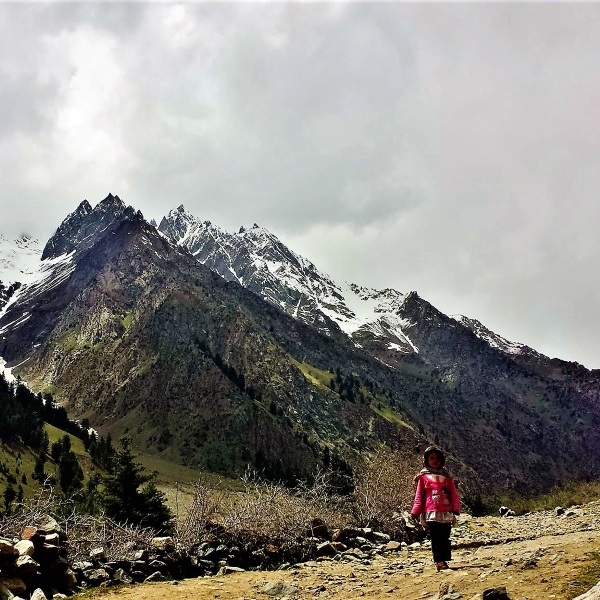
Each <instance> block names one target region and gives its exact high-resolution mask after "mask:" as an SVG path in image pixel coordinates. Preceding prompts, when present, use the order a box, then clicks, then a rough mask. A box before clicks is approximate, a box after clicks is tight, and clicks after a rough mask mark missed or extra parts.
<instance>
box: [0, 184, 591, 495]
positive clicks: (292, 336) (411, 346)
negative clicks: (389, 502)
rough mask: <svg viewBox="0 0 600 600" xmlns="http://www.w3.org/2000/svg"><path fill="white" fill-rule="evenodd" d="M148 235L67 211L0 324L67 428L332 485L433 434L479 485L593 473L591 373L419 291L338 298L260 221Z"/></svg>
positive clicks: (13, 357) (117, 214)
mask: <svg viewBox="0 0 600 600" xmlns="http://www.w3.org/2000/svg"><path fill="white" fill-rule="evenodd" d="M159 229H160V230H161V232H162V236H161V235H159V233H158V232H157V230H156V229H155V228H154V227H153V226H152V225H150V224H149V223H147V222H146V221H145V220H144V218H143V216H142V215H141V214H140V213H139V212H136V211H135V210H134V209H133V208H131V207H126V206H125V205H124V203H123V202H122V201H121V200H120V199H119V198H118V197H116V196H112V195H109V196H108V197H107V198H106V199H105V200H103V201H102V202H100V203H99V204H98V205H97V206H96V207H95V208H93V209H92V208H91V206H90V205H89V204H88V203H87V202H84V203H82V204H81V205H80V207H79V208H78V209H77V210H76V211H75V212H74V213H72V214H71V215H69V217H67V219H66V220H65V221H64V222H63V224H62V225H61V226H60V227H59V229H58V230H57V233H56V235H55V236H54V237H53V238H52V239H51V240H50V241H49V242H48V244H47V245H46V247H45V249H44V251H43V256H44V260H43V261H42V262H41V265H42V270H41V271H40V277H39V278H38V279H37V280H36V281H35V282H33V283H30V284H28V285H23V286H22V287H21V288H20V289H19V290H18V291H17V292H16V293H15V294H13V297H12V299H11V302H10V303H9V304H7V305H6V306H5V308H4V310H3V312H2V313H0V356H3V357H4V358H5V359H6V360H7V361H8V363H9V365H11V366H14V365H20V366H19V367H18V369H17V372H18V373H19V374H21V375H22V376H23V377H24V378H26V379H27V380H28V381H31V384H32V385H33V386H34V387H35V388H36V389H39V390H44V391H46V392H51V393H53V394H54V395H55V397H56V399H58V400H60V401H61V402H64V403H65V404H66V405H67V406H68V407H69V410H70V411H71V414H72V415H73V416H77V417H79V418H81V417H88V418H90V420H91V421H92V423H93V424H94V425H95V426H96V427H98V428H100V430H101V431H105V430H112V431H113V432H114V433H115V434H118V433H123V432H127V433H128V434H129V435H130V436H132V437H133V439H134V441H135V443H136V444H138V445H139V446H140V447H143V448H145V449H146V450H149V451H152V452H157V453H161V454H162V455H164V456H165V457H167V458H170V459H173V460H178V461H182V462H185V463H187V464H195V465H198V466H202V467H204V468H208V469H210V470H214V471H220V472H225V473H232V472H235V471H236V470H237V471H239V470H240V469H242V468H243V467H244V466H245V465H246V464H247V463H251V464H254V465H255V466H257V467H259V468H261V469H265V470H266V472H267V473H268V474H269V475H270V476H273V477H279V478H293V477H295V476H296V475H299V474H303V473H307V472H309V471H310V470H311V469H312V468H313V467H314V466H315V465H316V464H322V465H325V466H333V467H334V468H335V469H336V470H337V471H338V472H342V473H343V472H344V470H345V469H346V464H347V463H348V462H352V459H353V457H355V456H356V455H358V454H359V453H361V452H363V451H364V450H365V449H366V448H368V447H372V446H373V445H374V444H376V443H378V442H379V441H385V442H387V443H390V444H392V445H394V444H401V445H403V446H407V447H411V448H414V449H415V457H418V450H417V448H418V447H419V446H420V447H421V448H422V445H423V444H426V443H428V442H429V441H437V442H439V443H440V444H442V445H444V447H445V448H446V449H447V450H448V451H449V453H450V454H451V456H452V462H453V465H454V467H455V468H456V469H458V471H459V472H460V473H461V476H462V477H463V479H465V480H467V481H471V482H479V481H484V482H486V484H487V485H488V486H489V487H488V489H490V490H491V489H494V488H495V489H505V488H507V487H509V488H516V489H520V490H522V491H527V492H529V493H531V492H534V491H541V490H545V489H548V488H549V487H551V486H552V485H553V484H555V483H558V482H561V481H564V480H568V479H582V478H589V477H598V476H600V427H598V423H599V421H600V406H599V403H598V397H599V396H598V393H599V390H600V381H599V379H598V372H596V371H587V370H586V369H584V368H583V367H581V366H580V365H574V364H571V363H565V362H563V361H557V360H556V359H553V360H550V359H548V358H547V357H544V356H542V355H540V354H537V353H535V352H534V351H530V350H529V349H526V348H524V347H517V348H515V347H513V346H510V344H509V343H508V342H506V340H505V341H504V343H502V341H501V339H500V338H499V337H498V336H496V337H494V335H493V334H492V332H489V331H487V330H484V328H483V326H481V325H479V326H478V325H477V324H476V323H475V322H474V321H470V322H468V321H465V320H456V319H453V318H450V317H448V316H446V315H444V314H443V313H441V312H440V311H438V310H437V309H436V308H435V307H433V306H432V305H431V304H429V303H428V302H427V301H426V300H424V299H422V298H420V297H419V295H418V294H417V293H415V292H410V293H407V294H402V293H398V292H395V291H393V290H384V291H380V292H377V291H374V290H366V289H364V288H360V287H359V286H356V285H354V286H348V287H347V288H345V289H342V288H341V287H340V286H337V285H336V284H335V283H334V282H333V281H332V280H331V279H330V278H328V277H326V276H324V275H322V274H320V273H319V272H318V270H317V269H316V267H315V266H314V265H312V264H311V263H310V262H309V261H306V260H305V259H303V258H301V257H299V256H298V255H296V254H294V253H293V252H292V251H291V250H289V249H287V248H286V247H285V246H284V245H283V244H281V242H280V241H279V240H277V238H276V237H275V236H273V235H272V234H270V233H269V232H267V231H266V230H264V229H261V228H259V227H253V228H251V229H248V230H241V231H240V232H238V233H237V234H230V233H226V232H224V231H223V230H221V229H219V228H217V227H215V226H213V225H211V224H209V223H206V222H205V223H201V222H199V221H197V220H195V219H194V218H193V217H191V216H190V215H188V214H187V213H186V212H185V210H184V209H183V208H182V207H180V209H177V210H176V211H172V212H171V213H170V215H169V217H168V218H165V219H163V221H162V222H161V225H160V227H159ZM199 259H200V261H199ZM202 263H203V264H202ZM209 267H210V268H209ZM348 290H349V291H348ZM503 344H504V345H503ZM583 455H585V456H586V457H587V460H586V461H582V460H581V456H583ZM539 473H544V476H543V477H539Z"/></svg>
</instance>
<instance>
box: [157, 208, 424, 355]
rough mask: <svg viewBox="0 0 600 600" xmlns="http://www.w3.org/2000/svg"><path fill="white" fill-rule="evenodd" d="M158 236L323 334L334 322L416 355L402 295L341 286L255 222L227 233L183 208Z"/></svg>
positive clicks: (349, 332) (168, 219) (169, 218)
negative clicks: (378, 338)
mask: <svg viewBox="0 0 600 600" xmlns="http://www.w3.org/2000/svg"><path fill="white" fill-rule="evenodd" d="M159 232H160V233H161V234H162V235H164V236H165V237H166V238H167V239H168V240H170V241H171V242H174V243H176V244H178V245H179V246H181V247H183V248H185V249H186V250H187V251H188V252H190V253H191V254H192V255H193V256H195V257H196V258H197V259H198V260H199V261H200V262H201V263H203V264H205V265H206V266H208V267H209V268H211V269H212V270H214V271H216V272H217V273H219V274H220V275H221V276H222V277H223V278H225V279H227V280H228V281H237V282H238V283H240V284H241V285H243V286H244V287H246V288H248V289H250V290H251V291H253V292H255V293H256V294H258V295H260V296H261V297H262V298H263V299H264V300H266V301H268V302H270V303H271V304H274V305H275V306H277V307H278V308H280V309H282V310H283V311H285V312H287V313H288V314H290V315H291V316H293V317H295V318H297V319H299V320H301V321H303V322H305V323H308V324H311V325H316V326H317V327H318V328H319V329H320V330H321V331H322V332H323V333H325V334H327V335H330V334H331V322H332V321H333V323H336V324H337V326H338V327H339V328H340V329H341V331H342V332H344V333H346V334H347V335H348V336H350V337H354V336H355V335H356V334H358V333H360V332H362V334H365V333H370V334H371V335H374V336H376V337H381V338H389V339H390V340H391V343H392V344H393V346H392V347H390V349H393V350H398V351H402V352H418V349H417V347H416V346H415V345H414V344H413V343H412V342H411V341H410V339H409V336H408V332H407V330H408V329H409V328H410V326H411V323H410V322H409V321H408V320H406V319H404V318H402V317H401V316H400V310H401V307H402V304H403V302H404V300H405V298H406V295H405V294H402V293H400V292H397V291H396V290H392V289H386V290H373V289H368V288H363V287H360V286H357V285H354V284H346V285H345V286H343V287H341V286H339V285H337V284H336V283H335V282H334V281H333V280H332V278H331V277H330V276H329V275H327V274H325V273H322V272H320V271H319V270H318V269H317V267H316V266H315V265H314V264H313V263H312V262H310V261H309V260H308V259H306V258H304V257H302V256H300V255H298V254H296V253H295V252H293V251H292V250H290V249H289V248H288V247H287V246H286V245H285V244H283V243H282V242H281V241H280V240H279V239H278V238H277V237H276V236H275V235H273V234H272V233H271V232H269V231H268V230H266V229H264V228H263V227H259V226H258V225H257V224H256V223H255V224H254V225H253V226H252V227H250V228H246V227H240V229H239V231H237V232H230V231H227V230H225V229H221V228H220V227H217V226H216V225H213V224H212V223H211V222H210V221H202V220H201V219H198V218H197V217H195V216H193V215H191V214H189V213H188V212H186V210H185V207H184V206H183V205H181V206H179V207H178V208H176V209H174V210H172V211H170V212H169V214H168V215H167V216H166V217H164V218H163V219H162V221H161V223H160V226H159Z"/></svg>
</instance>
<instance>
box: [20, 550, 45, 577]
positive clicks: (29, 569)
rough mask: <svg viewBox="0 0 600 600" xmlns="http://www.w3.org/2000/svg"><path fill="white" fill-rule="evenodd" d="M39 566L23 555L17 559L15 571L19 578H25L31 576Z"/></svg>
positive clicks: (29, 557)
mask: <svg viewBox="0 0 600 600" xmlns="http://www.w3.org/2000/svg"><path fill="white" fill-rule="evenodd" d="M39 567H40V565H39V563H37V562H36V561H35V560H33V558H31V556H28V555H27V554H24V555H23V556H19V558H17V571H18V573H19V575H20V576H21V577H25V578H27V576H28V575H33V574H34V573H35V572H36V571H37V570H38V569H39Z"/></svg>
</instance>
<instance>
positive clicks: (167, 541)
mask: <svg viewBox="0 0 600 600" xmlns="http://www.w3.org/2000/svg"><path fill="white" fill-rule="evenodd" d="M150 545H151V546H152V547H153V548H156V549H157V550H161V551H162V552H173V550H175V540H173V538H172V537H171V536H166V537H155V538H153V539H152V541H151V542H150Z"/></svg>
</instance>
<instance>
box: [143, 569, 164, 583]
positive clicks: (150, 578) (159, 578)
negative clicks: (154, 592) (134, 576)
mask: <svg viewBox="0 0 600 600" xmlns="http://www.w3.org/2000/svg"><path fill="white" fill-rule="evenodd" d="M164 580H165V576H164V575H163V574H162V573H161V572H160V571H155V572H154V573H152V575H149V576H148V577H146V579H144V583H146V582H151V581H164Z"/></svg>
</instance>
